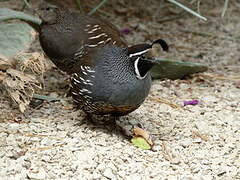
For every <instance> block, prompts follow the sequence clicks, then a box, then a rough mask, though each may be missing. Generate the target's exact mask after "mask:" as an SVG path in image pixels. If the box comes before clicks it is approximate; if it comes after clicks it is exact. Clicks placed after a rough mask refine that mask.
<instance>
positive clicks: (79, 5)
mask: <svg viewBox="0 0 240 180" xmlns="http://www.w3.org/2000/svg"><path fill="white" fill-rule="evenodd" d="M76 3H77V6H78V9H79V11H80V12H81V13H82V12H83V8H82V5H81V2H80V0H76Z"/></svg>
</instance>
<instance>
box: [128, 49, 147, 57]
mask: <svg viewBox="0 0 240 180" xmlns="http://www.w3.org/2000/svg"><path fill="white" fill-rule="evenodd" d="M148 51H149V49H146V50H144V51H140V52H136V53H134V54H129V57H133V56H139V55H142V54H144V53H146V52H148Z"/></svg>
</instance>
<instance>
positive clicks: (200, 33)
mask: <svg viewBox="0 0 240 180" xmlns="http://www.w3.org/2000/svg"><path fill="white" fill-rule="evenodd" d="M180 31H182V32H185V33H192V34H195V35H198V36H203V37H216V38H219V39H227V40H237V39H240V37H219V36H217V35H215V34H212V33H208V32H199V31H191V30H187V29H180Z"/></svg>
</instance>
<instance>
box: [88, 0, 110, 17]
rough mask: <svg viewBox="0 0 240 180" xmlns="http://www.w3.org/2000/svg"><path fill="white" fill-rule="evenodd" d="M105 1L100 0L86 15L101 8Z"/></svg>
mask: <svg viewBox="0 0 240 180" xmlns="http://www.w3.org/2000/svg"><path fill="white" fill-rule="evenodd" d="M106 2H107V0H102V1H101V2H100V3H99V4H98V5H97V6H96V7H95V8H93V9H92V10H91V11H90V12H89V13H88V15H92V14H93V13H95V12H96V11H97V10H98V9H99V8H101V7H102V6H103V5H104V4H105V3H106Z"/></svg>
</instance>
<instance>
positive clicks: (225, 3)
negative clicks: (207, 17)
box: [221, 0, 229, 18]
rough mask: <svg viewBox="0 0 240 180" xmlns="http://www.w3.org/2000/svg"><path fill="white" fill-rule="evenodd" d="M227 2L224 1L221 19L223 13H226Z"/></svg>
mask: <svg viewBox="0 0 240 180" xmlns="http://www.w3.org/2000/svg"><path fill="white" fill-rule="evenodd" d="M228 2H229V0H225V2H224V6H223V11H222V14H221V17H222V18H224V15H225V13H226V11H227V8H228Z"/></svg>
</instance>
